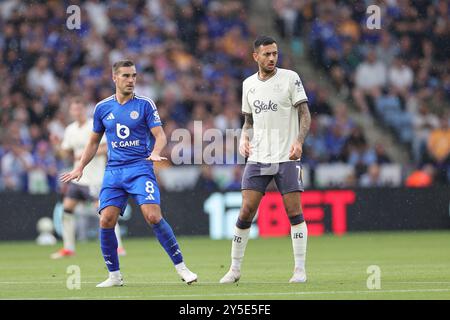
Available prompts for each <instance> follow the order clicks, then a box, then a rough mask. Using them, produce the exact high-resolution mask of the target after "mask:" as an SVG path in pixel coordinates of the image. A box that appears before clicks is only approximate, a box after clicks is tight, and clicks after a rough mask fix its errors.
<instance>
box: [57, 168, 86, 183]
mask: <svg viewBox="0 0 450 320" xmlns="http://www.w3.org/2000/svg"><path fill="white" fill-rule="evenodd" d="M82 176H83V170H82V169H81V168H78V167H76V168H75V169H73V170H72V171H70V172H66V173H63V174H62V175H61V176H60V178H59V179H60V180H61V182H64V183H67V182H70V181H72V180H74V179H75V180H76V181H80V179H81V177H82Z"/></svg>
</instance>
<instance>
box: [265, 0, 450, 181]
mask: <svg viewBox="0 0 450 320" xmlns="http://www.w3.org/2000/svg"><path fill="white" fill-rule="evenodd" d="M273 3H274V12H275V26H276V28H277V29H278V30H279V32H280V33H281V34H282V35H283V37H284V38H285V39H286V40H287V41H289V42H290V44H291V48H292V49H293V50H297V51H298V52H299V53H300V54H301V53H302V50H304V48H305V47H307V48H308V52H307V53H308V54H309V56H310V57H311V59H312V61H314V63H315V65H316V66H317V67H319V68H322V69H323V70H324V71H325V72H326V73H328V75H329V77H330V79H331V81H332V83H333V85H334V86H335V88H336V90H337V92H338V94H339V96H340V98H342V99H343V100H344V101H349V102H351V103H353V104H354V105H355V106H356V108H357V110H358V111H359V112H360V116H361V117H364V118H366V119H367V120H369V121H376V123H377V124H378V125H380V126H382V128H383V129H384V130H389V131H390V132H392V133H393V134H394V135H395V136H396V137H397V139H398V143H401V144H404V145H405V146H406V147H407V148H408V150H410V155H409V156H410V158H411V164H412V167H413V172H412V173H411V177H407V179H406V181H405V182H406V185H411V186H413V185H415V184H416V182H415V181H416V180H417V179H415V178H416V177H424V178H423V179H422V180H423V182H424V184H428V185H429V184H447V185H448V184H450V170H449V168H450V127H449V125H450V72H449V71H450V20H449V16H450V6H449V3H448V1H445V0H388V1H363V0H356V1H339V0H336V1H334V0H332V1H330V0H326V1H311V0H275V1H274V2H273ZM369 5H376V6H377V8H375V9H372V10H369V13H368V12H367V8H368V6H369ZM377 13H379V16H378V17H379V18H380V20H379V22H380V24H379V28H372V26H373V25H374V22H376V20H374V19H376V18H377V16H374V14H375V15H376V14H377ZM319 92H320V90H319ZM308 93H309V94H310V95H311V90H310V91H309V92H308ZM317 97H319V95H317ZM328 109H329V108H328V106H327V107H326V108H323V107H322V106H319V109H316V110H317V113H316V114H315V115H316V119H315V120H314V121H316V122H320V121H321V120H320V119H321V118H322V116H321V114H322V113H328V112H329V111H328ZM331 109H332V110H333V109H334V110H335V109H340V106H333V108H331ZM312 110H313V111H314V110H315V109H314V108H312ZM339 112H340V111H339ZM339 127H340V128H335V127H333V126H332V127H326V128H325V131H327V133H325V135H330V134H331V135H333V133H332V132H330V131H336V134H337V136H338V137H340V140H341V141H342V140H344V138H343V136H347V137H350V132H351V131H352V130H349V125H348V123H343V124H342V125H340V126H339ZM321 140H322V144H323V145H326V141H327V138H326V137H324V138H323V139H321ZM337 141H339V139H338V140H337ZM309 142H310V143H311V141H309ZM333 145H334V146H335V147H336V148H337V149H339V150H334V151H333V153H334V154H339V155H340V156H341V157H342V156H344V157H346V156H347V155H348V152H349V149H348V148H347V147H348V145H347V147H343V146H344V142H341V143H338V144H333ZM338 145H340V146H341V147H337V146H338ZM316 148H317V145H314V149H316ZM379 148H380V146H378V145H377V146H372V147H369V149H367V148H364V147H362V148H358V147H356V148H355V147H350V149H351V150H353V151H355V149H356V150H357V149H362V150H366V151H365V152H364V151H363V154H366V157H368V158H373V155H374V154H376V153H377V150H379ZM313 152H314V153H316V152H317V150H314V151H313ZM360 154H361V153H360ZM315 156H316V155H314V158H315ZM350 158H351V157H350ZM350 158H349V159H350ZM372 161H373V160H372ZM383 161H384V160H383ZM425 181H426V183H425Z"/></svg>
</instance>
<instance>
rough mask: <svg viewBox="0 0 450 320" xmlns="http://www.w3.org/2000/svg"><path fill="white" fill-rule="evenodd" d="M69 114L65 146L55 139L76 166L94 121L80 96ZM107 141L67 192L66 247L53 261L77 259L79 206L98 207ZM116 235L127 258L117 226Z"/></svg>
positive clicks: (64, 220)
mask: <svg viewBox="0 0 450 320" xmlns="http://www.w3.org/2000/svg"><path fill="white" fill-rule="evenodd" d="M69 113H70V116H71V118H72V119H73V120H74V122H72V123H71V124H70V125H68V126H67V128H66V130H65V131H64V138H63V140H62V143H59V142H60V141H58V139H57V137H55V136H52V140H53V143H54V145H55V147H56V148H57V154H58V155H59V156H60V157H62V158H65V157H68V156H69V154H70V152H73V157H74V162H75V163H74V166H76V165H77V163H78V162H79V160H80V159H81V154H82V153H83V150H84V148H85V146H86V144H87V143H88V141H89V137H90V135H91V131H92V126H93V122H92V119H90V118H88V117H87V110H86V105H85V104H84V102H83V100H82V99H81V98H80V97H74V98H72V99H71V101H70V105H69ZM106 152H107V147H106V141H103V142H102V144H101V145H100V148H99V152H98V153H97V156H96V157H95V158H94V159H93V160H92V162H91V163H90V164H89V165H88V166H87V167H86V170H85V174H84V175H83V177H82V178H81V179H80V181H72V182H70V183H69V185H68V188H67V192H66V194H65V195H64V199H63V210H64V213H63V218H62V238H63V248H61V249H60V250H58V251H57V252H55V253H53V254H52V255H51V258H52V259H60V258H63V257H69V256H73V255H74V254H75V239H76V234H75V230H76V228H75V225H76V224H75V217H74V211H75V207H76V206H77V205H78V203H79V202H81V201H94V202H95V203H96V205H97V201H98V194H99V192H100V188H101V186H102V181H103V173H104V171H105V166H106ZM115 232H116V235H117V238H118V242H119V248H118V253H119V254H120V255H125V254H126V252H125V249H124V248H123V245H122V240H121V236H120V228H119V225H118V224H117V225H116V227H115Z"/></svg>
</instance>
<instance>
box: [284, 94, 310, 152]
mask: <svg viewBox="0 0 450 320" xmlns="http://www.w3.org/2000/svg"><path fill="white" fill-rule="evenodd" d="M294 107H296V108H298V120H299V133H298V136H297V139H296V140H295V141H294V143H293V144H292V146H291V149H290V150H289V160H300V159H301V158H302V154H303V143H304V142H305V139H306V136H307V134H308V131H309V127H310V126H311V114H310V113H309V109H308V103H307V102H306V101H300V102H298V103H296V104H295V106H294Z"/></svg>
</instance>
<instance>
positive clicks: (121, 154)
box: [93, 94, 183, 272]
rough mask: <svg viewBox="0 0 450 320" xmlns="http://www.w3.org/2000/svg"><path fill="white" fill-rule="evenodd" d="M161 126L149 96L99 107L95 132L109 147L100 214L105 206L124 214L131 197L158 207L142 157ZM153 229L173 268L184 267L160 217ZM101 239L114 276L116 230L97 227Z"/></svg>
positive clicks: (155, 190) (149, 167) (113, 100)
mask: <svg viewBox="0 0 450 320" xmlns="http://www.w3.org/2000/svg"><path fill="white" fill-rule="evenodd" d="M161 125H162V123H161V119H160V118H159V115H158V110H157V109H156V105H155V103H154V102H153V101H152V100H151V99H149V98H147V97H143V96H138V95H136V94H133V97H132V98H131V99H130V100H128V101H127V102H125V103H124V104H120V103H119V102H118V101H117V99H116V95H113V96H111V97H109V98H106V99H104V100H102V101H100V102H99V103H97V105H96V107H95V111H94V126H93V131H94V132H96V133H105V134H106V140H107V143H108V163H107V165H106V169H105V175H104V177H103V184H102V189H101V191H100V196H99V202H100V203H99V208H98V212H99V213H101V211H102V210H103V209H104V208H106V207H108V206H115V207H118V208H120V210H121V212H120V214H121V215H123V213H124V211H125V208H126V206H127V202H128V196H129V195H131V196H132V197H133V198H134V200H135V202H136V203H137V204H138V205H139V206H140V205H143V204H157V205H159V204H160V193H159V187H158V183H157V181H156V177H155V173H154V171H153V162H152V161H149V160H146V158H148V157H149V156H150V154H151V152H152V150H153V147H154V144H155V137H154V136H153V135H152V133H151V131H150V129H151V128H153V127H156V126H161ZM152 228H153V231H154V232H155V235H156V237H157V238H158V241H159V242H160V243H161V245H162V246H163V248H164V250H165V251H166V252H167V254H168V255H169V257H170V258H171V260H172V262H173V263H174V265H179V264H180V263H182V262H183V256H182V254H181V251H180V249H179V246H178V243H177V240H176V238H175V235H174V233H173V230H172V228H171V227H170V225H169V224H168V223H167V221H166V220H165V219H164V218H162V219H161V220H160V221H159V222H158V223H156V224H153V225H152ZM99 237H100V246H101V249H102V253H103V257H104V260H105V263H106V266H107V267H108V270H109V271H110V272H117V271H118V270H120V267H119V258H118V255H117V246H118V244H117V238H116V236H115V233H114V228H111V229H108V228H100V234H99Z"/></svg>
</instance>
